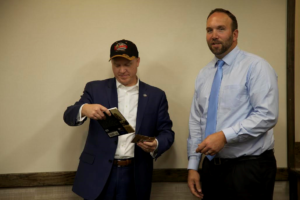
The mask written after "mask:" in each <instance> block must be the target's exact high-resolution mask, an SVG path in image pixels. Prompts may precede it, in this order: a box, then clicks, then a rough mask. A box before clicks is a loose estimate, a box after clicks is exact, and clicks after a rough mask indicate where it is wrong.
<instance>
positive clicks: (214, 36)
mask: <svg viewBox="0 0 300 200" xmlns="http://www.w3.org/2000/svg"><path fill="white" fill-rule="evenodd" d="M212 39H213V40H215V39H218V33H217V31H215V30H213V31H212Z"/></svg>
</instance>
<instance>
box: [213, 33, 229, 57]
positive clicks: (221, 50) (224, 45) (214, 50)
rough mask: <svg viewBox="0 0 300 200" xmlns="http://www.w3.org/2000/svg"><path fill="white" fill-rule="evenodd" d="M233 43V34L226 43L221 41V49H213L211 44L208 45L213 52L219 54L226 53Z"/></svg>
mask: <svg viewBox="0 0 300 200" xmlns="http://www.w3.org/2000/svg"><path fill="white" fill-rule="evenodd" d="M232 43H233V35H231V36H230V37H229V39H228V40H226V41H225V42H224V43H221V45H222V46H221V48H220V49H213V48H212V46H211V45H208V47H209V49H210V51H211V52H212V53H213V54H215V55H216V56H218V55H222V54H223V53H225V52H226V51H227V50H228V49H229V48H230V47H231V46H232Z"/></svg>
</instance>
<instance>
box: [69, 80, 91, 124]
mask: <svg viewBox="0 0 300 200" xmlns="http://www.w3.org/2000/svg"><path fill="white" fill-rule="evenodd" d="M91 87H92V86H91V83H87V84H86V86H85V88H84V91H83V94H82V95H81V98H80V100H79V101H77V102H76V103H75V104H74V105H72V106H69V107H68V108H67V109H66V111H65V113H64V121H65V123H66V124H68V125H69V126H79V125H81V124H83V123H84V122H85V120H86V119H87V118H85V120H84V121H83V122H79V123H78V122H77V116H78V113H79V109H80V107H81V106H82V105H83V104H86V103H93V96H92V92H91V91H92V89H91Z"/></svg>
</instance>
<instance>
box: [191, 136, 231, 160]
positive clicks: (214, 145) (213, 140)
mask: <svg viewBox="0 0 300 200" xmlns="http://www.w3.org/2000/svg"><path fill="white" fill-rule="evenodd" d="M225 144H226V138H225V135H224V133H223V131H219V132H216V133H213V134H211V135H209V136H208V137H207V138H205V140H203V141H202V142H201V143H200V144H198V148H197V149H196V152H197V153H202V154H205V155H211V156H213V155H216V153H218V152H219V151H220V150H221V149H222V148H223V147H224V145H225Z"/></svg>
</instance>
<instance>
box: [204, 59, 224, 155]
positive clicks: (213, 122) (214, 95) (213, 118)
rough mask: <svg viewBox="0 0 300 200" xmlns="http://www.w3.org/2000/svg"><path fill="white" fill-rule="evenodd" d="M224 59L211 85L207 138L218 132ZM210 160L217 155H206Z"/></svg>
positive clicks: (220, 62)
mask: <svg viewBox="0 0 300 200" xmlns="http://www.w3.org/2000/svg"><path fill="white" fill-rule="evenodd" d="M223 65H224V61H223V60H219V61H218V69H217V72H216V74H215V78H214V81H213V84H212V87H211V91H210V96H209V103H208V110H207V121H206V128H205V138H207V136H209V135H210V134H213V133H215V132H216V126H217V110H218V100H219V91H220V86H221V82H222V77H223V69H222V67H223ZM206 157H207V158H208V159H209V160H212V159H213V158H214V157H215V156H210V155H207V156H206Z"/></svg>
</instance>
